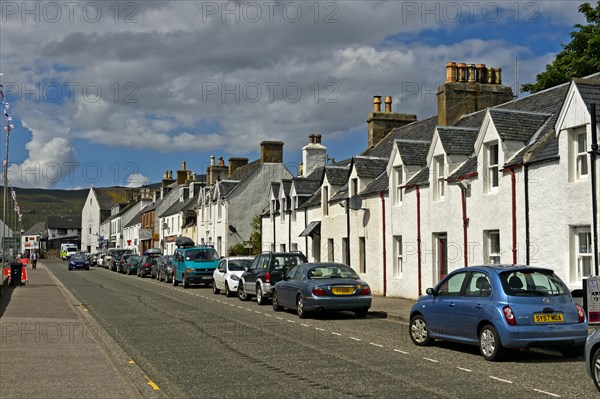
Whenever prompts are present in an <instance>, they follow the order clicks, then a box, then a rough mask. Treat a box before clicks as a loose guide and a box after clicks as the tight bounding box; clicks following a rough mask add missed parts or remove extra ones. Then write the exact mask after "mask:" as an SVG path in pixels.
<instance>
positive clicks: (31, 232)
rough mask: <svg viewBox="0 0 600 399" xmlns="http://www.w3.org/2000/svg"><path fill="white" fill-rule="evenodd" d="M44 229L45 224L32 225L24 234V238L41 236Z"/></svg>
mask: <svg viewBox="0 0 600 399" xmlns="http://www.w3.org/2000/svg"><path fill="white" fill-rule="evenodd" d="M46 230H47V229H46V222H37V223H34V224H33V225H32V226H31V227H29V228H28V229H27V230H26V231H25V232H24V233H23V235H24V236H35V235H39V234H42V233H43V232H45V231H46Z"/></svg>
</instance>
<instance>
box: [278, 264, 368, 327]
mask: <svg viewBox="0 0 600 399" xmlns="http://www.w3.org/2000/svg"><path fill="white" fill-rule="evenodd" d="M371 301H372V297H371V287H369V284H367V283H366V282H365V281H363V280H361V279H360V277H359V276H358V274H356V272H355V271H354V270H353V269H352V268H351V267H350V266H346V265H343V264H340V263H305V264H302V265H299V266H296V267H294V268H292V269H290V270H289V271H288V272H287V273H286V274H285V276H284V277H283V279H282V280H281V281H278V282H277V283H276V284H275V287H273V310H275V311H281V310H283V308H290V309H295V310H296V312H297V313H298V317H300V318H301V319H303V318H305V317H306V316H307V314H308V313H309V312H312V311H322V310H351V311H353V312H354V313H355V314H356V316H357V317H365V316H366V315H367V313H368V312H369V308H370V307H371Z"/></svg>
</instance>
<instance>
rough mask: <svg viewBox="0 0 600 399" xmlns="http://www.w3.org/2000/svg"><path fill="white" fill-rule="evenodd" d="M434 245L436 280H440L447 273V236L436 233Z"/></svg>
mask: <svg viewBox="0 0 600 399" xmlns="http://www.w3.org/2000/svg"><path fill="white" fill-rule="evenodd" d="M435 246H436V249H435V254H436V256H435V262H436V270H437V281H442V280H443V279H444V277H446V275H447V274H448V236H447V235H446V234H436V235H435Z"/></svg>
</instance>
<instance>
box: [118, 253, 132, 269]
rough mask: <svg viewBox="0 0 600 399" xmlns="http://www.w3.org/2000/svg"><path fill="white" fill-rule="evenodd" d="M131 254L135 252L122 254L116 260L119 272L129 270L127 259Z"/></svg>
mask: <svg viewBox="0 0 600 399" xmlns="http://www.w3.org/2000/svg"><path fill="white" fill-rule="evenodd" d="M131 256H133V254H123V255H121V258H120V259H119V260H118V261H117V262H116V264H117V272H118V273H125V271H127V259H129V257H131Z"/></svg>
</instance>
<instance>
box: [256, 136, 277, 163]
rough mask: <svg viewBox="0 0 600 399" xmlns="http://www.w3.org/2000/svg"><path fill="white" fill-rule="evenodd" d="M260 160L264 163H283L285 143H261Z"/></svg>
mask: <svg viewBox="0 0 600 399" xmlns="http://www.w3.org/2000/svg"><path fill="white" fill-rule="evenodd" d="M260 160H261V161H262V162H263V163H283V141H263V142H261V143H260Z"/></svg>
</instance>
